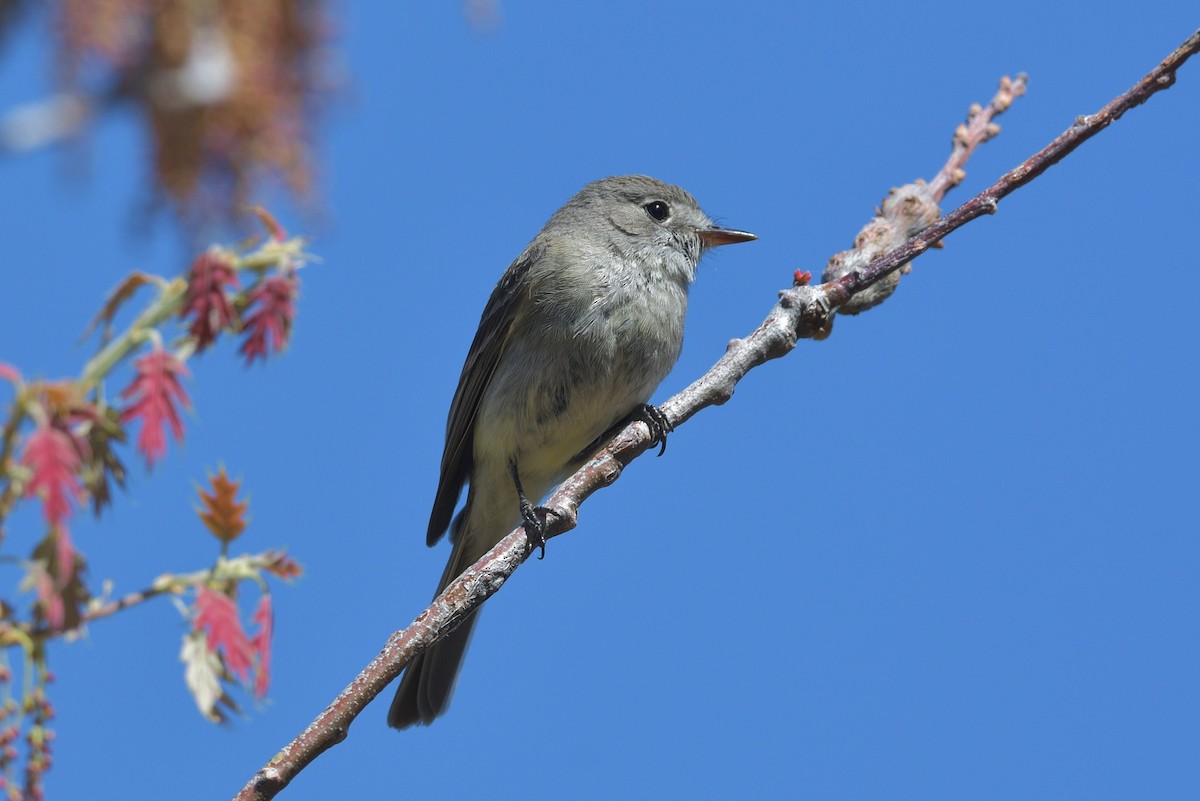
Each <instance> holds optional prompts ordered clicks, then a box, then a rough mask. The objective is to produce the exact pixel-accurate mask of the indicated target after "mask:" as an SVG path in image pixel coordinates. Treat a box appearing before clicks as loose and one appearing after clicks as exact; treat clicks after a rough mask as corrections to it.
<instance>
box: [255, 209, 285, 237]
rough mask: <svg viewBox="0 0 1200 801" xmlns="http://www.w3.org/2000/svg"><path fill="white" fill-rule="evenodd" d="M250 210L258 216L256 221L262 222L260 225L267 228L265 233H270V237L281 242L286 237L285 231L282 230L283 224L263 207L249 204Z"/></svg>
mask: <svg viewBox="0 0 1200 801" xmlns="http://www.w3.org/2000/svg"><path fill="white" fill-rule="evenodd" d="M250 211H251V212H253V213H254V216H255V217H258V221H259V222H260V223H262V227H263V228H266V229H267V233H268V234H270V235H271V239H273V240H275V241H276V242H282V241H283V240H285V239H287V233H286V232H285V231H284V230H283V226H282V225H280V224H279V221H278V220H276V219H275V215H274V214H272V213H271V212H269V211H267V210H266V209H264V208H263V207H262V206H251V207H250Z"/></svg>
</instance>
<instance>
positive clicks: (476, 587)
mask: <svg viewBox="0 0 1200 801" xmlns="http://www.w3.org/2000/svg"><path fill="white" fill-rule="evenodd" d="M1197 51H1200V31H1197V32H1196V33H1194V34H1193V35H1192V36H1191V37H1190V38H1189V39H1188V40H1187V41H1186V42H1184V43H1183V44H1182V45H1181V46H1180V47H1179V49H1177V50H1176V51H1175V52H1174V53H1172V54H1171V55H1170V56H1168V57H1167V58H1166V59H1165V60H1164V61H1163V62H1162V63H1160V64H1159V65H1158V66H1157V67H1156V68H1155V69H1154V70H1153V71H1151V72H1150V73H1149V74H1148V75H1147V76H1146V77H1145V78H1143V79H1142V80H1141V81H1139V82H1138V83H1137V84H1135V85H1134V86H1133V88H1131V89H1130V90H1129V91H1128V92H1125V93H1124V94H1122V95H1119V96H1118V97H1117V98H1115V99H1114V100H1113V101H1112V102H1111V103H1109V104H1108V105H1106V106H1105V107H1104V108H1103V109H1101V110H1100V111H1099V112H1097V113H1096V114H1093V115H1089V116H1085V117H1080V118H1079V119H1077V120H1076V121H1075V124H1074V125H1072V126H1071V127H1070V128H1069V129H1067V131H1065V132H1064V133H1063V134H1062V135H1061V136H1059V137H1058V138H1057V139H1055V140H1054V141H1053V142H1051V143H1050V144H1049V145H1047V146H1046V147H1045V148H1043V149H1042V150H1041V151H1040V152H1039V153H1037V154H1035V155H1034V156H1032V157H1031V158H1029V159H1028V160H1027V161H1025V162H1024V163H1023V164H1021V165H1020V166H1019V167H1017V168H1016V169H1014V170H1011V171H1010V172H1008V173H1006V174H1005V175H1004V176H1003V177H1002V178H1001V179H1000V180H999V181H997V182H996V183H995V184H993V185H992V186H990V187H988V189H986V190H984V191H983V192H981V193H980V194H979V195H977V196H975V197H974V198H972V199H971V200H969V201H967V202H966V203H964V204H963V205H962V206H960V207H959V208H957V209H955V210H954V211H953V212H952V213H950V214H949V215H947V216H946V217H944V218H942V219H940V220H938V221H937V222H935V223H933V224H932V225H929V226H928V227H925V228H924V229H923V230H920V231H919V232H918V233H915V234H913V235H911V236H909V237H908V238H907V240H906V241H904V243H903V244H902V245H900V246H899V247H894V248H892V249H890V250H889V251H888V252H887V253H885V254H884V255H882V256H880V257H879V258H875V259H873V260H872V261H870V263H868V264H866V265H865V266H864V267H861V268H854V269H851V270H849V271H847V272H845V273H844V274H842V275H840V276H838V277H836V278H834V279H832V280H829V281H826V282H825V283H823V284H820V285H818V286H808V285H806V282H807V276H805V277H798V279H797V282H796V283H797V285H796V286H793V287H792V288H790V289H786V290H783V291H781V292H780V293H779V294H780V298H779V302H778V303H777V304H776V305H775V307H774V308H773V309H771V312H770V314H768V315H767V318H766V319H765V320H764V321H763V322H762V324H761V325H760V326H759V327H758V328H757V329H756V330H755V331H754V332H753V333H752V334H750V335H749V336H748V337H746V338H745V339H734V340H732V341H731V342H730V343H729V346H728V347H727V348H726V351H725V355H724V356H722V357H721V359H720V360H719V361H718V362H717V363H716V364H715V365H713V367H712V368H711V369H710V370H709V371H708V372H707V373H705V374H704V375H703V376H701V377H700V378H699V379H698V380H696V381H695V382H694V383H693V384H692V385H691V386H689V387H688V388H687V389H685V390H684V391H683V392H680V393H679V394H678V395H675V396H674V397H672V398H671V399H670V400H668V401H667V402H666V403H665V404H663V406H662V411H663V412H664V413H665V414H666V415H667V419H668V420H670V422H671V423H673V424H675V425H676V426H678V425H681V424H682V423H684V422H685V421H687V420H688V419H690V418H691V417H692V416H693V415H695V414H696V413H697V412H699V411H700V410H701V409H704V408H706V407H708V406H715V405H720V404H723V403H724V402H725V401H727V400H729V398H730V397H732V395H733V390H734V387H735V386H736V385H737V382H738V381H740V380H741V378H742V377H743V376H745V375H746V373H748V372H749V371H750V370H751V369H753V368H754V367H757V366H758V365H760V364H763V363H764V362H767V361H769V360H771V359H776V358H779V357H781V356H784V355H786V354H787V353H789V352H790V351H791V350H792V349H793V348H794V347H795V346H796V342H797V341H798V340H799V339H802V338H822V337H824V336H826V335H827V334H828V332H829V329H830V325H831V324H832V318H833V314H834V312H835V310H838V309H839V307H843V306H844V305H845V304H846V303H848V302H849V301H850V300H851V298H852V297H853V296H854V295H855V294H856V293H859V292H861V291H863V290H865V289H867V288H868V287H870V286H872V285H874V284H876V283H877V282H879V281H880V280H881V279H884V278H885V277H886V276H889V275H891V274H893V273H896V272H897V271H898V270H900V269H901V267H903V266H904V265H905V264H907V263H909V262H910V261H912V260H913V259H914V258H916V257H917V256H919V255H920V254H921V253H923V252H925V251H926V250H928V249H929V248H930V247H931V246H933V245H934V244H935V243H936V242H939V241H940V240H941V239H943V238H944V237H945V236H946V235H947V234H949V233H950V232H951V231H953V230H955V229H957V228H959V227H960V226H962V225H965V224H966V223H967V222H970V221H971V220H973V219H975V218H976V217H980V216H982V215H984V214H991V213H994V212H995V211H996V207H997V203H998V201H999V200H1000V199H1001V198H1003V197H1005V196H1006V195H1008V194H1010V193H1012V192H1014V191H1016V190H1017V189H1019V188H1020V187H1022V186H1024V185H1025V184H1027V183H1029V182H1030V181H1032V180H1033V179H1034V178H1036V177H1037V176H1038V175H1041V174H1042V173H1043V172H1045V171H1046V170H1047V169H1049V167H1050V166H1051V165H1053V164H1055V163H1057V162H1058V161H1059V160H1060V159H1062V158H1063V157H1065V156H1066V155H1067V154H1068V153H1070V152H1071V151H1072V150H1074V149H1075V148H1077V147H1078V146H1079V145H1081V144H1082V143H1083V142H1085V141H1086V140H1087V139H1090V138H1091V137H1092V136H1095V135H1096V134H1097V133H1099V132H1100V131H1101V130H1102V129H1104V128H1105V127H1107V126H1108V125H1109V124H1110V123H1112V122H1114V121H1115V120H1117V119H1118V118H1120V116H1121V115H1122V114H1124V113H1125V112H1126V111H1128V110H1129V109H1131V108H1133V107H1135V106H1137V105H1140V104H1141V103H1144V102H1146V100H1147V99H1149V97H1150V96H1151V95H1153V94H1154V93H1155V92H1157V91H1159V90H1161V89H1165V88H1167V87H1169V86H1171V85H1172V84H1173V83H1174V82H1175V72H1176V70H1178V68H1179V67H1180V66H1181V65H1182V64H1183V63H1184V62H1185V61H1186V60H1187V59H1188V58H1189V57H1190V56H1192V55H1193V54H1195V53H1196V52H1197ZM1018 83H1021V85H1022V86H1023V82H1021V79H1020V78H1018V81H1017V82H1011V83H1010V84H1009V85H1008V88H1007V89H1006V88H1005V84H1004V83H1002V84H1001V91H1000V93H998V95H997V96H998V97H1000V96H1001V95H1004V94H1005V93H1006V92H1007V93H1009V94H1011V97H1009V102H1011V99H1012V97H1015V96H1016V94H1015V93H1013V92H1012V89H1013V87H1014V86H1016V85H1017V84H1018ZM995 104H996V101H995V100H993V105H992V106H989V107H988V110H987V111H986V112H985V111H984V110H982V109H981V110H980V111H979V112H978V113H973V114H972V115H970V116H969V117H968V124H967V126H966V132H967V136H966V137H960V136H959V135H958V134H959V133H962V131H963V129H962V128H960V130H959V132H956V138H955V152H954V153H952V155H951V158H950V160H949V161H948V162H947V166H946V167H944V168H943V170H942V172H939V175H938V177H937V178H935V179H934V182H932V183H931V184H929V185H923V186H925V190H924V191H925V192H926V193H927V194H929V195H930V196H931V197H932V196H933V194H934V193H939V194H937V198H940V197H941V193H944V192H945V191H947V190H948V189H950V188H952V187H953V186H954V185H955V184H957V183H958V182H959V181H961V180H962V176H961V171H962V165H963V163H965V161H966V158H967V157H968V156H969V155H970V153H971V151H973V150H974V147H975V146H977V145H978V144H980V143H981V142H982V141H984V140H985V139H986V138H987V137H988V136H991V135H993V134H994V133H995V129H993V128H991V127H990V126H991V116H994V115H995V114H998V113H1000V112H1001V111H1003V110H1004V108H1007V105H1006V104H1004V103H1003V101H1002V102H1001V106H1002V107H1001V106H996V105H995ZM993 106H995V107H994V108H993ZM973 111H974V109H973ZM985 113H986V114H987V115H988V116H987V119H986V120H984V121H982V122H979V120H980V119H982V118H983V115H984V114H985ZM976 123H978V125H979V126H982V131H983V133H982V134H980V133H979V131H978V130H977V127H978V126H976ZM972 131H975V133H974V134H972ZM972 137H974V138H972ZM972 142H973V143H972ZM935 202H936V201H935ZM885 211H886V209H885ZM881 216H882V213H881ZM864 233H865V232H864ZM862 238H863V236H862V235H860V239H862ZM866 244H867V245H873V244H874V243H873V242H869V243H866ZM858 249H859V243H857V242H856V250H858ZM839 255H841V254H839ZM649 447H650V431H649V429H648V428H647V427H646V425H645V424H644V423H642V422H635V423H631V424H629V425H628V426H626V428H625V429H624V430H623V431H621V432H620V433H619V434H618V435H617V436H616V437H615V438H614V439H613V440H612V441H611V442H610V443H609V444H608V445H607V446H606V447H605V448H604V449H603V450H601V451H600V452H599V453H597V454H596V455H595V456H594V457H592V459H591V460H590V461H589V462H588V463H587V464H585V465H584V466H583V467H581V468H580V469H579V470H578V471H577V472H576V473H575V474H574V475H573V476H571V477H570V478H569V479H567V480H566V481H565V482H563V483H562V484H561V485H559V487H558V488H557V489H556V490H555V491H554V492H553V494H551V496H550V497H549V498H548V499H547V500H546V504H545V505H546V507H547V508H549V509H550V510H552V513H551V514H550V515H549V516H548V519H547V521H546V532H545V534H546V537H547V538H549V537H552V536H556V535H558V534H562V533H564V532H567V531H570V530H571V529H572V528H574V527H575V525H576V522H577V519H578V513H579V506H580V504H582V503H583V501H584V500H586V499H587V498H588V497H589V496H590V495H591V494H592V493H593V492H595V491H596V490H598V489H600V488H601V487H606V486H608V485H609V484H612V483H613V482H614V481H616V480H617V479H618V478H619V477H620V475H621V471H622V470H623V469H624V467H625V466H626V465H628V464H629V463H630V462H631V461H633V460H634V459H635V458H637V457H638V456H640V455H641V454H642V453H643V452H644V451H646V450H647V449H648V448H649ZM530 553H532V549H531V547H530V544H529V541H528V539H527V538H526V535H525V531H524V528H518V529H516V530H514V531H513V532H512V533H510V534H509V535H508V536H507V537H505V538H504V539H503V540H501V541H500V542H499V543H497V545H496V546H495V547H494V548H492V550H491V551H489V552H488V553H487V554H486V555H485V556H484V557H483V558H482V559H480V560H479V561H478V562H476V563H475V564H474V565H472V566H471V567H470V568H469V569H468V570H467V571H466V572H464V573H463V574H462V575H461V576H459V577H458V579H457V580H455V581H454V582H453V583H452V584H450V585H449V586H448V587H447V588H446V589H445V590H444V591H443V592H442V593H441V594H440V595H439V596H438V597H437V598H435V599H434V601H433V603H432V604H430V606H429V608H427V609H426V610H425V611H424V612H422V613H421V614H420V615H419V616H418V617H417V618H416V620H414V621H413V623H412V624H411V625H410V626H409V627H408V628H406V629H404V630H402V631H399V632H396V633H395V634H393V635H392V636H391V637H389V638H388V641H387V644H386V645H385V646H384V648H383V650H382V651H381V652H380V653H379V655H378V656H376V657H375V659H373V660H372V661H371V663H370V664H369V665H367V667H366V668H364V669H363V671H362V672H361V673H360V674H359V675H358V676H357V677H356V678H355V679H354V681H353V682H352V683H351V684H350V686H348V687H347V688H346V689H345V690H343V691H342V692H341V694H340V695H338V697H337V698H336V699H334V701H333V703H331V704H330V705H329V706H328V707H326V708H325V710H324V711H322V712H321V714H320V715H318V716H317V718H316V719H315V720H314V721H313V722H312V723H311V724H310V725H309V726H308V728H307V729H305V730H304V732H303V733H301V734H300V735H299V736H298V737H297V738H296V739H294V740H293V741H292V742H290V743H288V744H287V745H286V746H284V748H283V749H282V750H281V751H280V752H279V753H278V754H276V755H275V756H274V757H272V758H271V761H270V762H268V763H267V765H266V766H265V767H263V768H262V769H261V770H259V771H258V773H256V774H255V775H254V777H253V778H251V779H250V781H249V782H248V783H247V784H246V786H245V787H243V788H242V790H241V791H240V792H239V793H238V794H237V795H236V796H235V799H243V800H245V801H249V800H250V799H269V798H273V797H274V796H275V795H276V794H277V793H278V792H279V791H280V790H282V789H283V788H284V787H286V786H287V785H288V783H289V782H291V780H292V779H294V778H295V777H296V775H297V774H299V772H300V771H301V770H303V769H304V767H305V766H307V765H308V764H309V763H310V762H312V761H313V760H314V759H316V758H317V757H318V756H319V755H320V754H321V753H323V752H324V751H325V750H326V749H328V748H331V747H332V746H334V745H336V744H337V743H339V742H341V741H342V740H344V739H345V738H346V736H347V734H348V733H349V727H350V724H351V723H352V722H353V721H354V719H355V717H357V715H358V714H359V712H361V711H362V710H363V708H365V707H366V705H367V704H368V703H370V701H371V700H373V699H374V698H375V696H376V695H378V694H379V693H380V692H382V691H383V690H384V688H385V687H387V685H388V684H389V683H390V682H391V681H392V680H393V679H395V678H396V677H397V676H398V675H399V674H400V671H401V670H403V668H404V666H405V665H406V664H408V662H409V661H410V660H411V659H412V658H413V657H414V656H416V655H417V654H418V653H420V652H421V651H423V650H424V649H425V648H428V647H429V646H430V645H431V644H432V643H433V642H435V641H436V640H437V639H438V638H439V637H440V636H442V635H443V634H445V633H447V632H449V631H450V630H451V629H453V628H454V627H455V626H456V625H457V624H458V622H459V621H461V620H462V619H463V617H465V616H466V615H467V614H468V613H469V612H470V611H471V610H473V609H475V608H477V607H478V606H479V605H480V604H482V603H483V602H484V601H485V600H486V599H487V598H489V597H491V596H492V595H493V594H494V593H495V592H496V591H497V590H499V589H500V587H501V586H502V585H503V584H504V582H505V581H507V580H508V577H509V576H511V575H512V574H513V572H514V571H515V570H516V569H517V567H519V566H520V564H521V563H522V562H524V561H525V560H526V559H527V558H528V557H529V555H530Z"/></svg>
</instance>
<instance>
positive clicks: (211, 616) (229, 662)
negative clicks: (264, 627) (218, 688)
mask: <svg viewBox="0 0 1200 801" xmlns="http://www.w3.org/2000/svg"><path fill="white" fill-rule="evenodd" d="M195 626H196V630H198V631H203V632H205V634H206V635H207V636H208V650H209V651H210V652H212V653H216V651H217V649H220V650H221V651H222V653H223V654H224V656H225V666H226V667H228V668H229V671H230V672H231V673H233V674H234V675H235V676H237V677H238V680H239V681H241V682H242V683H243V684H248V683H249V681H250V668H251V666H252V665H253V663H254V653H255V649H254V645H253V644H252V643H251V642H250V639H249V638H248V637H247V636H246V632H245V630H244V629H242V622H241V620H239V619H238V611H237V604H235V603H234V602H233V599H232V598H230V597H229V596H228V595H225V594H224V593H220V592H214V591H213V590H210V589H208V588H207V587H200V588H199V589H198V590H197V591H196V623H195Z"/></svg>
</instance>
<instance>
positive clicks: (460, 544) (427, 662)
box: [387, 497, 490, 729]
mask: <svg viewBox="0 0 1200 801" xmlns="http://www.w3.org/2000/svg"><path fill="white" fill-rule="evenodd" d="M470 508H471V502H470V498H469V497H468V499H467V505H466V506H465V507H464V508H463V511H462V512H460V513H459V514H458V516H457V517H456V518H455V519H454V522H453V523H452V524H451V526H450V539H451V541H452V542H453V543H454V550H453V551H452V552H451V554H450V561H449V562H447V563H446V571H445V572H444V573H442V580H441V581H440V582H439V583H438V588H437V592H435V593H434V594H433V597H435V598H436V597H437V596H438V595H439V594H440V593H441V592H442V590H444V589H446V586H447V585H448V584H450V582H452V581H454V579H456V578H458V577H459V575H461V574H462V572H463V571H464V570H466V569H467V568H468V567H470V566H471V565H473V564H474V563H475V562H476V561H477V560H478V559H479V557H480V556H482V555H483V554H482V553H475V551H476V550H478V548H476V547H471V545H472V544H473V543H472V541H473V540H476V541H477V539H478V538H476V537H470V536H464V535H466V533H467V532H465V531H463V530H462V527H463V526H464V525H465V521H466V519H467V512H468V510H469V509H470ZM489 547H490V546H489ZM486 550H487V549H484V552H485V553H486ZM478 619H479V610H478V609H476V610H475V611H474V612H472V613H471V614H469V615H467V616H466V617H465V618H463V620H462V622H461V623H459V624H458V627H457V628H455V629H454V631H452V632H450V633H449V634H448V635H446V636H445V637H443V638H442V639H441V640H439V641H438V642H436V643H434V644H433V645H432V646H431V647H430V648H428V649H427V650H426V651H425V652H424V653H422V654H419V655H418V656H417V658H416V659H414V660H413V661H412V662H410V663H409V665H408V667H407V668H406V669H405V671H404V676H403V678H401V679H400V686H399V687H398V688H397V689H396V697H395V698H393V699H392V706H391V709H389V710H388V718H387V722H388V725H389V726H391V727H392V728H395V729H406V728H408V727H409V726H415V725H417V724H421V725H425V726H427V725H429V724H430V723H432V722H433V720H434V718H436V717H438V716H440V715H441V714H442V713H443V712H445V711H446V709H447V707H449V706H450V696H451V695H452V694H453V693H454V685H455V683H456V682H457V680H458V671H459V668H460V667H461V666H462V661H463V656H464V655H465V654H466V652H467V643H469V642H470V640H471V630H472V629H474V628H475V621H476V620H478Z"/></svg>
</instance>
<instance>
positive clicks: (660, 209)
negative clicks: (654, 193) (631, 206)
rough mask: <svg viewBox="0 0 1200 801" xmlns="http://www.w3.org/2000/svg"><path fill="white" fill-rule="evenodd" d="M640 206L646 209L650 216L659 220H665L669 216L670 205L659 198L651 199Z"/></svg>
mask: <svg viewBox="0 0 1200 801" xmlns="http://www.w3.org/2000/svg"><path fill="white" fill-rule="evenodd" d="M642 208H644V209H645V210H646V213H647V214H649V215H650V216H651V217H653V218H654V219H656V220H658V221H659V222H662V221H663V220H665V219H667V218H668V217H670V216H671V207H670V206H668V205H667V204H666V203H663V202H662V201H661V200H654V201H651V202H650V203H647V204H646V205H645V206H642Z"/></svg>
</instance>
